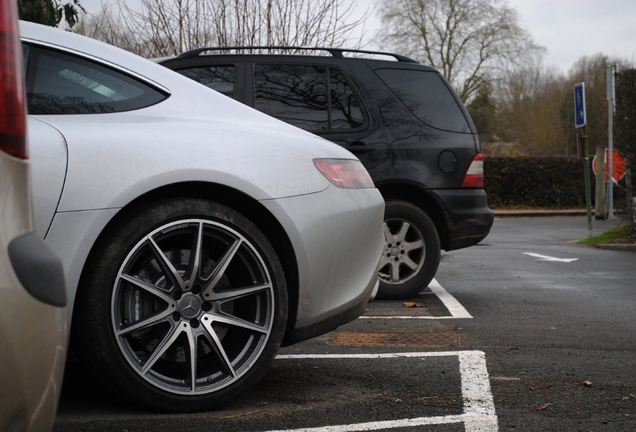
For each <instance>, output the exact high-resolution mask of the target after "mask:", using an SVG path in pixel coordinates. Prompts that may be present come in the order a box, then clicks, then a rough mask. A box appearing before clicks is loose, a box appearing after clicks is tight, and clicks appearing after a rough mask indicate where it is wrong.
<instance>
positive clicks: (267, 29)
mask: <svg viewBox="0 0 636 432" xmlns="http://www.w3.org/2000/svg"><path fill="white" fill-rule="evenodd" d="M355 6H356V3H355V2H353V3H351V2H348V1H345V0H141V3H140V6H139V7H138V8H132V7H131V6H129V5H128V4H127V2H126V1H125V0H115V2H114V3H113V4H112V5H109V4H107V5H105V6H104V7H103V10H102V11H101V12H100V13H98V14H97V15H94V16H91V17H89V18H88V19H86V20H84V21H83V22H81V23H80V25H79V26H77V27H76V29H75V31H77V32H78V33H81V34H85V35H87V36H91V37H94V38H96V39H100V40H103V41H105V42H109V43H112V44H114V45H117V46H120V47H122V48H124V49H128V50H130V51H132V52H135V53H137V54H139V55H142V56H144V57H163V56H171V55H176V54H179V53H181V52H183V51H187V50H190V49H194V48H201V47H206V46H220V47H224V46H225V47H229V46H304V47H309V46H329V47H341V46H343V44H345V43H347V42H348V40H349V39H350V38H351V37H352V35H353V34H354V32H355V31H356V30H358V29H360V28H364V23H365V21H366V19H367V17H368V11H367V12H366V13H365V14H364V15H363V16H362V17H360V18H357V19H354V9H355ZM353 45H354V47H355V46H359V45H360V39H358V41H357V42H354V43H353Z"/></svg>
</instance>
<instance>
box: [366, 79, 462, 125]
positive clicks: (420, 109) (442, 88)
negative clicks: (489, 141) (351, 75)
mask: <svg viewBox="0 0 636 432" xmlns="http://www.w3.org/2000/svg"><path fill="white" fill-rule="evenodd" d="M375 72H376V74H377V75H378V76H379V77H380V79H381V80H382V81H383V82H384V83H385V84H386V85H387V86H388V87H389V89H391V91H392V92H393V94H395V95H396V96H397V97H398V99H400V101H402V103H403V104H404V105H405V106H406V107H407V108H408V109H409V110H410V111H411V112H412V113H413V114H414V115H415V116H416V117H417V118H418V119H420V120H421V121H423V122H424V123H426V124H427V125H429V126H432V127H434V128H437V129H443V130H447V131H452V132H462V133H471V130H470V126H469V125H468V122H467V121H466V117H464V113H463V112H462V110H461V108H460V107H459V105H458V104H457V101H456V100H455V97H454V96H453V94H452V93H451V91H450V89H449V88H448V87H447V86H446V84H445V83H444V81H442V79H441V77H440V76H439V74H438V73H437V72H434V71H421V70H408V69H379V70H376V71H375Z"/></svg>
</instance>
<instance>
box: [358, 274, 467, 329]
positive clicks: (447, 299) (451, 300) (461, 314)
mask: <svg viewBox="0 0 636 432" xmlns="http://www.w3.org/2000/svg"><path fill="white" fill-rule="evenodd" d="M428 288H429V289H430V290H431V291H432V292H433V294H435V295H436V296H437V297H439V299H440V300H441V301H442V303H444V306H446V309H448V311H449V312H450V314H451V316H419V315H396V316H393V315H391V316H377V315H363V316H361V317H360V319H369V318H371V319H406V320H408V319H416V320H422V319H459V318H472V317H473V316H472V315H471V314H469V313H468V311H467V310H466V309H465V308H464V306H462V305H461V303H460V302H458V301H457V299H456V298H455V297H453V296H452V295H450V294H449V293H448V292H447V291H446V290H445V289H444V288H443V287H442V286H441V285H440V284H439V282H437V279H433V280H432V281H431V283H430V284H428Z"/></svg>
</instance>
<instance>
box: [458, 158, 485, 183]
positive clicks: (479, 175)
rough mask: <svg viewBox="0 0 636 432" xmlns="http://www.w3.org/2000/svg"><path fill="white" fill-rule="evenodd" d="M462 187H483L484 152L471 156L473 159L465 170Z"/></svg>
mask: <svg viewBox="0 0 636 432" xmlns="http://www.w3.org/2000/svg"><path fill="white" fill-rule="evenodd" d="M462 187H463V188H483V187H484V154H483V153H482V152H479V153H477V154H476V155H475V157H474V158H473V161H472V162H471V163H470V166H469V167H468V171H466V175H465V176H464V181H462Z"/></svg>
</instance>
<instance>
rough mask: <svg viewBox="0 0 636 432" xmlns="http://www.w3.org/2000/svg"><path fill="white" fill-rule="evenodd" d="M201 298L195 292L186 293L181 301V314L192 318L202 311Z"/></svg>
mask: <svg viewBox="0 0 636 432" xmlns="http://www.w3.org/2000/svg"><path fill="white" fill-rule="evenodd" d="M201 304H202V303H201V299H199V297H197V296H196V295H194V294H186V295H184V296H183V297H182V298H181V301H179V307H178V309H179V312H180V313H181V316H183V317H185V318H187V319H192V318H196V317H197V316H198V315H199V314H200V313H201Z"/></svg>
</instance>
